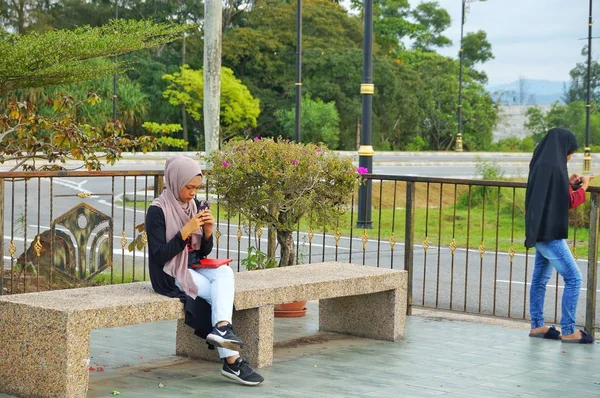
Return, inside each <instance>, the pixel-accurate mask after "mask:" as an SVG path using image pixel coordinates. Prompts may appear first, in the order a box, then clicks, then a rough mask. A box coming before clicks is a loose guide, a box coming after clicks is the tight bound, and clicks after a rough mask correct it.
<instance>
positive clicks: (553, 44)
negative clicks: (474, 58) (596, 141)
mask: <svg viewBox="0 0 600 398" xmlns="http://www.w3.org/2000/svg"><path fill="white" fill-rule="evenodd" d="M420 2H421V0H410V3H411V4H412V5H417V4H419V3H420ZM438 3H439V4H440V6H441V7H443V8H445V9H446V10H447V11H448V12H449V13H450V16H451V17H452V26H451V27H450V28H449V29H448V30H447V31H446V32H445V35H446V36H447V37H449V38H450V39H451V40H452V41H453V43H454V45H453V46H452V47H449V48H445V49H442V50H439V52H440V53H442V54H444V55H448V56H457V54H458V45H459V42H460V12H461V0H438ZM588 11H589V0H488V1H486V2H479V1H475V2H472V3H470V4H469V11H468V14H467V19H466V22H465V33H468V32H474V31H477V30H479V29H482V30H485V31H486V32H487V37H488V40H489V42H490V43H491V44H492V52H493V53H494V56H495V59H493V60H491V61H488V62H487V63H486V64H484V65H483V68H482V69H483V70H485V72H486V73H487V75H488V77H489V85H490V86H493V85H497V84H503V83H511V82H513V81H515V80H518V79H519V77H524V78H527V79H544V80H555V81H568V80H569V71H570V70H571V69H572V68H573V67H574V66H575V64H576V63H577V62H581V61H584V60H585V59H584V58H583V57H582V56H581V49H582V48H583V46H584V45H585V44H587V41H586V40H579V39H581V38H587V28H588V26H587V21H588ZM593 15H594V16H595V18H594V19H595V20H596V19H597V20H598V21H600V1H598V0H596V1H595V2H594V5H593ZM599 33H600V26H598V24H594V26H593V34H592V36H596V35H599ZM599 41H600V39H597V40H596V43H594V45H593V46H592V49H593V52H592V56H593V58H594V59H595V60H598V59H599V58H600V57H599V56H600V42H599Z"/></svg>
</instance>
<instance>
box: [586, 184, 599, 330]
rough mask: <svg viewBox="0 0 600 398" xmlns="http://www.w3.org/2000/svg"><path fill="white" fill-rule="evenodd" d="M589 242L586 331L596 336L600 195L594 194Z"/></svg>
mask: <svg viewBox="0 0 600 398" xmlns="http://www.w3.org/2000/svg"><path fill="white" fill-rule="evenodd" d="M591 204H592V207H591V209H590V229H589V242H588V274H587V294H586V301H585V303H586V304H585V330H586V332H587V333H589V334H590V335H592V336H594V326H595V323H596V289H597V287H596V286H597V285H598V284H597V281H598V266H597V264H598V227H599V226H600V214H599V213H600V212H599V211H600V193H598V192H592V198H591Z"/></svg>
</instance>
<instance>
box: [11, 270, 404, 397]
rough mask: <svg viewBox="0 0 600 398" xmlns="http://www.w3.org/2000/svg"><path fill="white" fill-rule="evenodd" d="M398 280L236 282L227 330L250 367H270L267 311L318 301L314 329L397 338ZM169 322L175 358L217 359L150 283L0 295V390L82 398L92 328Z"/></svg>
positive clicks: (251, 277) (289, 276) (291, 277)
mask: <svg viewBox="0 0 600 398" xmlns="http://www.w3.org/2000/svg"><path fill="white" fill-rule="evenodd" d="M406 289H407V273H406V272H405V271H395V270H385V269H381V268H374V267H366V266H358V265H354V264H343V263H337V262H328V263H316V264H308V265H297V266H293V267H286V268H275V269H268V270H259V271H251V272H242V273H239V274H236V294H235V307H236V311H235V312H234V316H233V324H234V328H235V331H236V334H238V336H240V338H242V340H244V342H245V343H246V346H245V347H244V350H243V355H244V356H245V357H246V358H248V360H249V361H250V363H251V364H253V366H255V367H264V366H270V365H271V364H272V362H273V327H274V318H273V307H274V304H279V303H284V302H291V301H304V300H320V301H319V329H320V330H322V331H330V332H338V333H345V334H351V335H356V336H362V337H368V338H374V339H380V340H389V341H395V340H398V339H401V338H403V337H404V321H405V316H406V298H407V292H406ZM169 319H178V320H179V321H178V325H177V342H176V353H177V355H182V356H187V357H192V358H199V359H209V360H217V359H218V358H217V354H216V352H215V351H213V350H208V346H207V345H206V344H205V343H204V341H203V340H202V339H200V338H199V337H197V336H195V335H194V334H193V330H192V329H191V328H190V327H188V326H186V325H185V324H184V321H183V307H182V304H181V302H180V301H179V300H178V299H171V298H168V297H164V296H161V295H158V294H156V293H154V291H153V290H152V287H151V285H150V283H149V282H139V283H130V284H123V285H109V286H99V287H89V288H79V289H69V290H56V291H49V292H39V293H27V294H19V295H11V296H3V297H0V392H4V393H8V394H15V395H18V396H22V397H78V398H79V397H85V395H86V392H87V385H88V377H89V371H88V367H89V361H90V360H89V346H90V332H91V330H92V329H102V328H110V327H116V326H126V325H134V324H141V323H148V322H157V321H162V320H169Z"/></svg>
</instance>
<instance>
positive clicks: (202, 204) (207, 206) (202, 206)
mask: <svg viewBox="0 0 600 398" xmlns="http://www.w3.org/2000/svg"><path fill="white" fill-rule="evenodd" d="M206 209H210V202H209V201H208V200H201V201H200V205H199V206H198V211H202V210H206Z"/></svg>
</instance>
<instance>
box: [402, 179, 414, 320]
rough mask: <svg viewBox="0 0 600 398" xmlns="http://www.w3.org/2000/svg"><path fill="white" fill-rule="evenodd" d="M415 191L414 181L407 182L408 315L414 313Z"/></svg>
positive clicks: (406, 260) (406, 252)
mask: <svg viewBox="0 0 600 398" xmlns="http://www.w3.org/2000/svg"><path fill="white" fill-rule="evenodd" d="M415 191H416V186H415V183H414V182H409V181H407V182H406V223H405V226H404V232H405V233H404V269H405V270H406V271H408V284H407V288H406V315H411V314H412V281H413V259H414V242H415Z"/></svg>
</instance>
